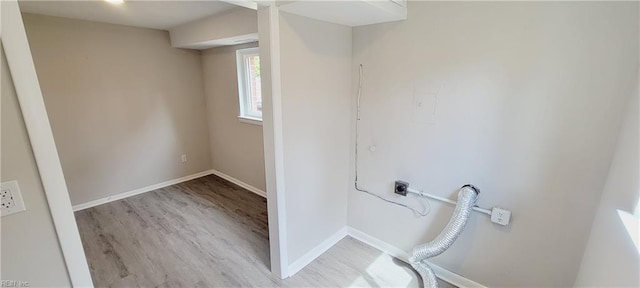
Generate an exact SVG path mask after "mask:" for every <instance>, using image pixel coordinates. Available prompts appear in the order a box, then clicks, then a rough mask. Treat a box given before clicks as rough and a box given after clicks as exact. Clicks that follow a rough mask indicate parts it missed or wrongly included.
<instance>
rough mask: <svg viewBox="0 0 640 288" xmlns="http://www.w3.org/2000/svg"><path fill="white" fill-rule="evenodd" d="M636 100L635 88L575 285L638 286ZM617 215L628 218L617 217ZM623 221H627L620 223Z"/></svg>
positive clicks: (639, 231)
mask: <svg viewBox="0 0 640 288" xmlns="http://www.w3.org/2000/svg"><path fill="white" fill-rule="evenodd" d="M638 98H639V96H638V87H636V90H635V91H634V93H633V94H632V98H631V101H630V102H629V105H628V108H627V112H626V119H625V121H624V124H623V125H622V129H621V132H620V137H619V138H618V145H617V146H616V147H617V148H616V152H615V156H614V158H613V162H612V164H611V168H610V170H609V177H607V182H606V185H605V187H604V191H603V192H602V199H601V200H600V204H599V205H598V213H597V214H596V217H595V219H594V221H593V227H592V228H591V236H590V237H589V242H588V244H587V248H586V250H585V254H584V258H582V265H581V266H580V272H579V273H578V277H577V279H576V286H596V287H604V286H609V287H613V286H615V287H623V286H626V287H640V275H639V274H638V272H639V271H640V250H639V249H640V247H637V246H636V245H638V244H634V242H633V241H632V239H633V238H634V237H635V239H636V241H638V237H640V235H639V234H640V229H638V228H639V227H638V224H639V222H638V217H639V216H640V215H639V213H640V207H639V206H638V205H639V203H640V202H639V198H640V182H639V181H640V180H638V175H640V168H639V167H638V165H639V164H638V160H640V158H639V157H640V153H638V148H639V147H640V141H638V140H639V138H640V135H639V134H640V133H639V132H640V127H639V122H640V118H639V116H638V106H639V105H640V103H638ZM619 211H623V212H619ZM619 213H623V215H626V217H628V218H621V217H620V214H619ZM624 213H626V214H624ZM634 214H635V215H634ZM634 217H635V219H633V218H634ZM627 219H630V220H631V222H626V223H625V222H623V220H627ZM627 221H628V220H627ZM634 221H635V222H634ZM628 229H629V230H628Z"/></svg>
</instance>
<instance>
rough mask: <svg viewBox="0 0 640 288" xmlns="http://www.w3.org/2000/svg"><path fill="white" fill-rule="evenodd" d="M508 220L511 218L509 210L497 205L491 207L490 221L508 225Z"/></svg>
mask: <svg viewBox="0 0 640 288" xmlns="http://www.w3.org/2000/svg"><path fill="white" fill-rule="evenodd" d="M509 220H511V211H509V210H507V209H502V208H497V207H493V209H491V222H493V223H496V224H499V225H502V226H507V225H509Z"/></svg>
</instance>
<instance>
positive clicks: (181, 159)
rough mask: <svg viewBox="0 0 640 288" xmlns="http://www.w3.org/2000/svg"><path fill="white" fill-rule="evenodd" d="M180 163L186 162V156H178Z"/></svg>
mask: <svg viewBox="0 0 640 288" xmlns="http://www.w3.org/2000/svg"><path fill="white" fill-rule="evenodd" d="M180 162H182V163H184V162H187V154H182V155H181V156H180Z"/></svg>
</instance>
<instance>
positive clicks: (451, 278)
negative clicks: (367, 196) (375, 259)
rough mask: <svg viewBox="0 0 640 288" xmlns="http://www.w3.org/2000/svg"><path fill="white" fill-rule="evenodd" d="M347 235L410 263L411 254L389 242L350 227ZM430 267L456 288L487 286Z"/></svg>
mask: <svg viewBox="0 0 640 288" xmlns="http://www.w3.org/2000/svg"><path fill="white" fill-rule="evenodd" d="M347 233H348V234H349V236H351V237H353V238H355V239H357V240H360V241H362V242H364V243H366V244H368V245H369V246H371V247H374V248H376V249H378V250H380V251H382V252H385V253H387V254H389V255H391V256H393V257H395V258H398V259H399V260H402V261H404V262H406V263H409V262H408V259H409V253H407V252H406V251H404V250H402V249H400V248H398V247H395V246H393V245H391V244H389V243H387V242H384V241H382V240H380V239H378V238H376V237H373V236H371V235H369V234H367V233H364V232H362V231H360V230H358V229H355V228H352V227H348V228H347ZM429 266H430V267H431V269H433V272H435V273H436V276H438V278H440V279H441V280H443V281H446V282H449V283H451V284H453V285H455V286H458V287H480V288H486V287H485V286H483V285H482V284H480V283H477V282H475V281H473V280H470V279H467V278H465V277H462V276H460V275H458V274H456V273H453V272H451V271H449V270H447V269H444V268H442V267H440V266H438V265H435V264H433V263H429Z"/></svg>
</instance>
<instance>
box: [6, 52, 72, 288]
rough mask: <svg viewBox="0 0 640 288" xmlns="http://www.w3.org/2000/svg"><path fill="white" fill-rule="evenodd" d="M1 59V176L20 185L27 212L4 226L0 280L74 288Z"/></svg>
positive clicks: (13, 216) (8, 77)
mask: <svg viewBox="0 0 640 288" xmlns="http://www.w3.org/2000/svg"><path fill="white" fill-rule="evenodd" d="M0 50H1V49H0ZM1 57H2V71H1V72H0V74H1V76H2V84H1V86H2V99H1V103H0V106H1V108H2V112H1V118H2V119H1V121H0V123H2V127H1V128H0V134H1V135H0V139H1V142H2V143H0V147H1V150H2V151H0V155H1V160H0V162H1V167H0V171H1V173H0V176H1V178H2V182H6V181H11V180H17V181H18V185H19V186H20V190H21V193H22V198H23V200H24V205H25V207H26V209H27V210H26V211H24V212H20V213H16V214H12V215H8V216H4V217H2V219H1V221H0V226H1V229H2V233H1V235H2V237H1V238H2V239H1V241H2V245H1V246H0V247H1V250H2V251H1V254H2V263H1V266H0V267H1V271H0V274H1V275H2V280H21V281H27V282H28V283H29V284H30V286H31V287H42V286H48V287H56V286H58V287H65V286H66V287H68V286H70V285H71V282H70V279H69V276H68V274H67V268H66V266H65V262H64V258H63V256H62V251H61V250H60V245H59V243H58V238H57V236H56V231H55V229H54V226H53V220H52V218H51V214H50V212H49V207H48V205H47V200H46V198H45V194H44V190H43V188H42V183H41V182H40V175H39V174H38V169H37V166H36V162H35V159H34V157H33V152H32V151H31V144H30V142H29V137H28V135H27V130H26V128H25V126H24V121H23V118H22V113H21V112H20V106H19V105H18V99H17V97H16V92H15V89H14V86H13V80H12V79H11V75H10V72H9V69H8V67H7V61H6V59H5V56H4V52H2V56H1Z"/></svg>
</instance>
